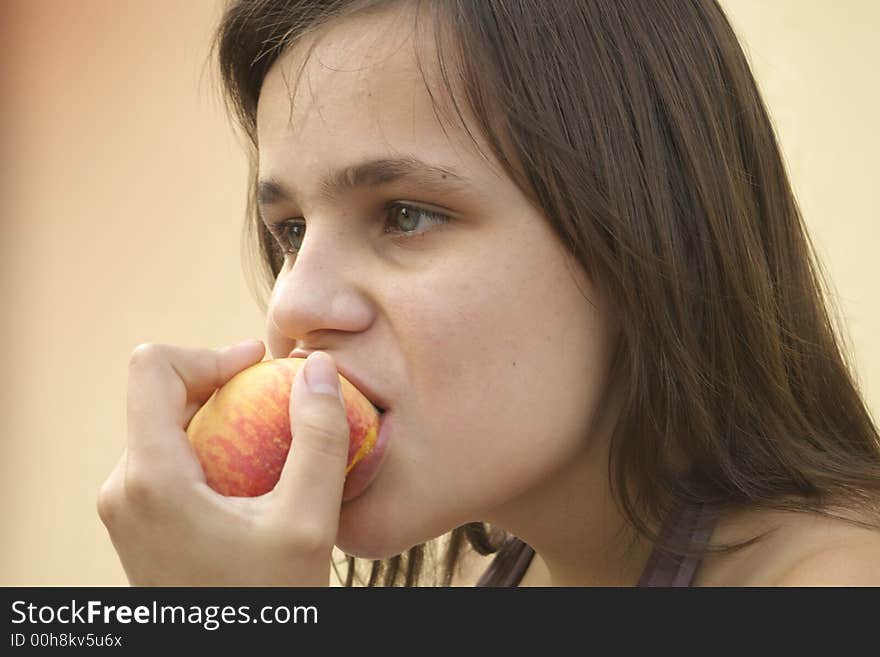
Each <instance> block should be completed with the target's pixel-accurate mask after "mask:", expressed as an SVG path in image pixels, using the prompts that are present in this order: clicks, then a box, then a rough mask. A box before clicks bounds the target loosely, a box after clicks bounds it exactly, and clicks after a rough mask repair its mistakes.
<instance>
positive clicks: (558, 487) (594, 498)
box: [487, 450, 653, 586]
mask: <svg viewBox="0 0 880 657" xmlns="http://www.w3.org/2000/svg"><path fill="white" fill-rule="evenodd" d="M594 451H595V452H601V453H595V454H591V453H590V452H589V450H585V451H584V453H582V454H581V455H580V456H579V458H577V459H574V460H572V461H571V462H570V463H569V464H568V465H566V467H564V468H563V469H562V470H561V471H560V472H558V473H556V474H555V475H554V476H552V477H548V478H547V482H548V483H545V484H544V485H543V486H542V487H539V488H537V489H532V490H529V491H527V492H525V493H524V494H522V495H521V496H520V497H519V498H517V499H516V500H514V501H512V502H509V503H507V504H505V505H504V507H503V508H498V509H496V510H494V512H492V513H490V514H489V517H487V521H488V522H490V523H492V524H493V525H495V526H498V527H502V528H504V529H505V530H506V531H508V532H510V533H512V534H513V535H515V536H516V537H518V538H519V539H521V540H523V541H525V542H526V543H528V544H529V545H530V546H531V547H532V548H533V549H534V550H535V553H536V554H535V557H534V559H533V561H532V565H531V567H530V568H529V572H528V574H527V577H526V578H524V581H523V584H524V585H526V586H634V585H635V584H637V583H638V580H639V577H640V576H641V573H642V571H643V570H644V567H645V564H646V563H647V560H648V557H649V555H650V553H651V550H652V548H653V546H652V544H651V543H650V542H648V541H646V540H645V539H644V538H641V537H639V536H637V535H636V534H635V532H634V530H632V529H631V528H630V527H629V525H628V524H627V523H626V521H625V520H624V517H623V515H622V514H621V512H620V511H619V509H618V508H617V505H616V504H615V503H614V501H613V500H612V498H611V490H610V485H609V481H608V476H607V470H608V469H607V466H606V464H607V451H606V450H594Z"/></svg>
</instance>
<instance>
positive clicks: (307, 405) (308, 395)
mask: <svg viewBox="0 0 880 657" xmlns="http://www.w3.org/2000/svg"><path fill="white" fill-rule="evenodd" d="M290 421H291V434H292V436H293V438H292V440H291V443H290V451H289V452H288V454H287V461H286V462H285V464H284V468H283V470H282V471H281V477H280V479H279V481H278V485H277V486H276V487H275V490H276V491H277V495H278V496H279V502H280V504H281V505H282V506H283V508H284V512H285V515H287V516H288V517H289V518H291V519H295V521H296V523H297V524H298V525H299V526H301V527H308V528H311V529H313V530H315V531H321V532H325V538H326V539H327V540H328V541H330V544H331V545H332V542H333V540H334V539H335V537H336V528H337V527H338V524H339V512H340V508H341V506H342V489H343V485H344V484H345V467H346V464H347V461H348V444H349V439H350V429H349V425H348V420H347V418H346V412H345V404H344V402H343V401H342V393H341V392H340V389H339V377H338V374H337V370H336V364H335V363H334V362H333V358H332V357H331V356H330V355H329V354H327V353H325V352H320V351H317V352H313V353H311V354H309V357H308V358H307V359H306V362H305V365H304V366H303V367H301V368H300V369H299V370H298V371H297V373H296V376H295V377H294V379H293V385H292V390H291V395H290Z"/></svg>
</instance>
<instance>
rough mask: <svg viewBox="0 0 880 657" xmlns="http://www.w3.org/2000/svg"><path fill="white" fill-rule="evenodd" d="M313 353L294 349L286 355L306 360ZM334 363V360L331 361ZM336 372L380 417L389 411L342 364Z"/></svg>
mask: <svg viewBox="0 0 880 657" xmlns="http://www.w3.org/2000/svg"><path fill="white" fill-rule="evenodd" d="M314 351H318V350H316V349H315V350H312V351H305V350H302V349H294V350H293V351H291V352H290V354H288V356H287V357H288V358H308V355H309V354H310V353H313V352H314ZM333 360H334V362H336V359H335V358H334V359H333ZM336 370H337V371H338V372H339V373H340V374H341V375H342V376H343V377H345V378H346V379H348V381H349V382H350V383H351V384H352V385H353V386H354V387H355V388H357V389H358V390H359V391H360V392H361V394H363V396H364V397H366V398H367V399H368V400H369V402H370V403H371V404H372V405H373V406H374V407H375V409H376V411H377V412H378V413H379V415H380V421H381V416H382V415H383V414H384V413H385V412H386V411H387V410H388V409H389V402H388V401H387V400H386V399H385V398H383V397H382V396H381V395H380V394H379V393H377V392H376V391H375V390H373V389H372V388H371V387H370V385H369V384H367V383H366V382H365V381H364V380H363V379H361V378H360V377H359V376H358V375H357V374H355V373H354V372H351V371H350V370H348V369H347V368H346V367H345V366H344V365H343V364H342V363H339V362H336Z"/></svg>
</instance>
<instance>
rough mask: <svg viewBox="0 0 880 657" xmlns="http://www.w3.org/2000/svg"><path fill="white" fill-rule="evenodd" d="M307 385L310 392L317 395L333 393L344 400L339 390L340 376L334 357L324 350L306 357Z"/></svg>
mask: <svg viewBox="0 0 880 657" xmlns="http://www.w3.org/2000/svg"><path fill="white" fill-rule="evenodd" d="M303 374H304V376H305V378H306V385H307V386H308V387H309V392H312V393H314V394H317V395H333V396H336V397H339V400H340V401H342V393H341V391H340V390H339V377H338V376H337V373H336V367H335V366H334V365H333V359H332V358H330V356H329V355H327V354H325V353H324V352H322V351H316V352H314V353H311V354H309V357H308V358H306V364H305V370H304V372H303Z"/></svg>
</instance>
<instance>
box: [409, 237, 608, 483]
mask: <svg viewBox="0 0 880 657" xmlns="http://www.w3.org/2000/svg"><path fill="white" fill-rule="evenodd" d="M533 257H535V258H536V259H540V256H539V255H538V254H533ZM556 258H557V259H556V262H559V258H558V255H557V256H556ZM544 262H545V266H543V267H541V266H539V263H538V262H530V263H526V264H524V263H522V262H521V261H520V263H519V264H520V265H521V266H520V267H518V268H514V267H504V266H503V265H502V266H499V264H498V263H495V264H494V265H492V266H486V267H484V268H479V269H478V268H471V269H470V271H468V270H467V269H466V268H461V267H459V268H457V269H455V270H450V271H449V272H447V273H448V276H447V277H442V276H436V272H435V276H434V277H433V281H434V282H433V283H432V284H431V285H430V294H428V293H426V289H425V288H421V293H420V294H417V295H412V296H411V297H408V298H404V299H400V300H399V301H400V303H399V305H398V306H397V307H398V308H400V309H402V310H403V311H404V314H405V315H406V316H407V317H408V330H411V331H412V333H411V334H410V337H411V338H412V340H410V341H409V342H410V344H411V346H412V349H411V350H410V356H409V357H408V363H409V367H410V368H412V369H411V371H410V372H409V381H411V382H412V385H413V393H414V399H415V401H416V404H417V409H418V410H417V415H418V416H420V417H421V418H423V420H424V426H425V427H426V428H428V427H429V428H430V429H429V431H430V437H429V439H428V440H426V444H424V445H423V446H422V448H423V450H424V452H423V453H422V454H421V457H422V458H423V459H424V463H423V465H424V464H426V463H431V464H432V467H438V466H440V464H443V467H444V470H446V473H447V474H448V475H449V476H450V477H453V478H455V480H456V485H466V483H467V481H468V480H470V479H472V478H473V476H477V477H478V478H481V477H487V476H488V477H491V478H495V479H497V478H498V477H500V476H509V477H510V478H511V479H513V478H515V477H521V476H522V475H526V478H528V476H529V475H528V472H527V469H528V468H530V467H531V468H533V469H534V470H535V472H534V473H533V474H534V475H535V476H538V474H539V473H540V472H541V471H544V470H546V469H549V468H553V467H556V466H558V465H559V463H560V462H562V461H563V460H564V459H566V458H568V457H570V456H571V453H572V451H573V450H575V449H578V448H579V447H581V446H583V445H585V444H586V441H585V439H584V433H585V431H586V427H587V426H588V423H589V420H590V416H591V410H592V405H593V400H594V399H595V398H596V397H597V396H598V394H599V393H600V392H601V390H602V386H603V385H604V382H605V376H606V371H607V360H608V356H609V352H610V350H609V348H608V334H607V331H606V329H605V325H604V321H603V317H602V316H601V315H600V314H599V311H598V310H596V309H594V308H593V307H591V306H590V305H589V304H588V303H587V301H586V300H585V299H584V298H583V296H582V295H581V293H580V291H579V290H578V286H577V285H576V283H575V282H574V280H573V279H572V277H571V273H570V272H569V270H568V269H567V268H566V267H565V266H564V265H562V264H560V265H559V269H558V270H556V269H553V268H552V267H550V268H548V267H547V266H546V262H548V261H544ZM516 270H518V271H521V272H524V273H528V274H530V276H526V275H520V276H519V277H517V276H516V275H515V274H512V273H511V272H514V271H516ZM537 272H542V273H541V274H537ZM493 276H495V278H494V279H493V278H492V277H493ZM581 289H587V290H588V289H589V288H584V287H583V283H581ZM426 438H428V437H427V436H426ZM536 447H539V449H536ZM499 462H505V463H506V464H507V465H508V466H515V467H513V468H509V467H505V468H504V469H500V470H499V469H497V468H493V466H494V465H497V464H498V463H499ZM505 473H507V474H505ZM450 483H451V481H450Z"/></svg>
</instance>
